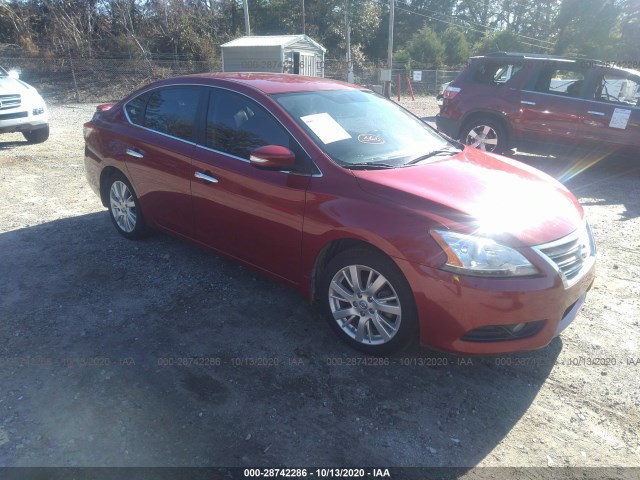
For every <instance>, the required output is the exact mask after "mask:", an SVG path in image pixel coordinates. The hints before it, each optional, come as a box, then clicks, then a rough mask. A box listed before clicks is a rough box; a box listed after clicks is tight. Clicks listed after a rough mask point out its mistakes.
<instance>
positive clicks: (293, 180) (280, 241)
mask: <svg viewBox="0 0 640 480" xmlns="http://www.w3.org/2000/svg"><path fill="white" fill-rule="evenodd" d="M206 117H207V118H206V123H207V125H206V138H205V141H204V143H205V145H201V146H198V147H196V151H195V153H194V158H193V163H192V166H193V174H192V180H191V182H192V183H191V191H192V196H193V206H194V214H195V229H196V238H197V239H198V240H199V241H201V242H203V243H205V244H207V245H209V246H211V247H213V248H215V249H216V250H219V251H221V252H223V253H226V254H227V255H231V256H233V257H235V258H237V259H240V260H242V261H244V262H247V263H249V264H251V265H254V266H256V267H259V268H261V269H263V270H265V271H267V272H269V273H271V274H274V275H277V276H278V277H281V278H283V279H286V280H288V281H290V282H291V283H294V284H295V283H297V282H298V281H299V274H300V259H301V246H302V223H303V219H304V207H305V192H306V189H307V187H308V185H309V180H310V175H309V173H308V172H307V166H308V165H309V163H308V159H307V158H305V155H306V154H305V153H304V151H303V150H302V149H301V148H300V147H299V145H298V144H297V143H296V142H295V140H294V139H293V138H292V137H291V135H290V134H289V133H288V132H287V130H286V129H285V128H284V127H283V126H282V125H281V124H280V122H278V120H277V119H276V118H275V117H274V116H273V115H272V114H271V113H270V112H268V111H267V110H266V109H265V108H264V107H262V106H261V105H259V104H258V103H257V102H256V101H254V100H252V99H251V98H249V97H247V96H245V95H242V94H239V93H235V92H231V91H229V90H225V89H216V88H211V89H210V94H209V104H208V109H207V116H206ZM262 145H282V146H285V147H287V148H289V149H291V150H292V151H293V152H294V153H295V154H296V159H297V162H298V163H299V168H298V171H296V172H281V171H269V170H261V169H258V168H256V167H254V166H252V165H251V164H250V162H249V153H250V151H251V150H253V149H255V148H257V147H259V146H262Z"/></svg>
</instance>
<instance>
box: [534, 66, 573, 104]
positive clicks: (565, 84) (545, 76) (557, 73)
mask: <svg viewBox="0 0 640 480" xmlns="http://www.w3.org/2000/svg"><path fill="white" fill-rule="evenodd" d="M583 84H584V73H583V72H582V71H580V70H577V69H575V67H574V66H571V67H557V66H550V67H545V68H543V69H542V70H541V72H540V75H539V76H538V79H537V81H536V83H535V85H534V88H533V90H534V91H536V92H541V93H550V94H553V95H560V96H563V97H576V98H577V97H580V93H581V92H582V86H583Z"/></svg>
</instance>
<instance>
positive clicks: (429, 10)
mask: <svg viewBox="0 0 640 480" xmlns="http://www.w3.org/2000/svg"><path fill="white" fill-rule="evenodd" d="M398 8H401V7H398ZM421 10H426V11H428V12H432V13H435V14H437V15H443V14H442V13H440V12H438V11H436V10H433V9H430V8H426V7H421ZM405 11H407V12H409V10H405ZM410 13H415V14H416V15H421V14H420V13H418V12H415V11H410ZM423 16H426V17H427V18H431V19H433V20H437V21H440V22H445V23H449V22H446V20H442V19H438V18H433V17H430V16H427V15H423ZM447 16H449V15H447ZM464 21H465V22H466V23H469V24H472V25H477V26H479V27H481V28H485V29H487V30H492V31H494V32H500V31H501V30H500V29H499V28H495V27H490V26H488V25H484V24H482V23H478V22H473V21H471V20H464ZM452 25H456V24H455V23H452ZM474 31H475V32H480V33H485V32H483V31H479V30H474ZM514 35H517V36H519V37H521V38H526V39H527V40H532V41H534V42H540V43H547V44H549V45H554V43H553V42H549V41H547V40H539V39H537V38H533V37H528V36H526V35H522V34H518V33H514Z"/></svg>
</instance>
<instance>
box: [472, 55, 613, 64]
mask: <svg viewBox="0 0 640 480" xmlns="http://www.w3.org/2000/svg"><path fill="white" fill-rule="evenodd" d="M502 57H512V58H521V59H536V60H559V61H561V62H575V61H578V60H580V61H588V62H591V63H595V64H601V63H603V62H602V60H595V59H590V58H587V57H586V56H581V55H574V56H570V57H568V56H561V55H548V54H542V53H522V52H491V53H487V54H486V55H476V56H473V57H471V58H472V59H478V58H502Z"/></svg>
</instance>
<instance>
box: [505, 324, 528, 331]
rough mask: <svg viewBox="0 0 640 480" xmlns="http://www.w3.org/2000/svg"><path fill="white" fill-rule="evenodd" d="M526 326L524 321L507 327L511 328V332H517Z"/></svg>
mask: <svg viewBox="0 0 640 480" xmlns="http://www.w3.org/2000/svg"><path fill="white" fill-rule="evenodd" d="M525 326H526V323H518V324H517V325H513V326H510V327H507V328H508V329H509V330H511V331H512V332H513V333H518V332H519V331H520V330H522V329H523V328H524V327H525Z"/></svg>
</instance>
